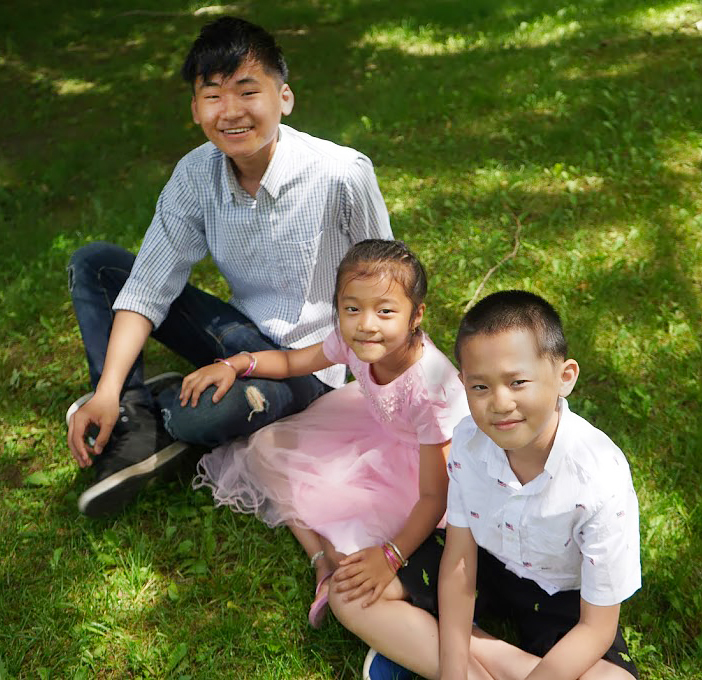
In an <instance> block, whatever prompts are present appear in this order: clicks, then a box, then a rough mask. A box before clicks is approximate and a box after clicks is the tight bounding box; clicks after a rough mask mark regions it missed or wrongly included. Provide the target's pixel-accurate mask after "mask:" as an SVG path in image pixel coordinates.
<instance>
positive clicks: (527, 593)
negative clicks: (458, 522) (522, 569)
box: [397, 529, 639, 678]
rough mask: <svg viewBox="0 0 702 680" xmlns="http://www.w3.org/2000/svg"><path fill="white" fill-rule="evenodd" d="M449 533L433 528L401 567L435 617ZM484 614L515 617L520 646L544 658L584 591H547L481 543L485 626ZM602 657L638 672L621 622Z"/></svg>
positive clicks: (416, 601) (480, 612) (480, 609)
mask: <svg viewBox="0 0 702 680" xmlns="http://www.w3.org/2000/svg"><path fill="white" fill-rule="evenodd" d="M445 536H446V532H445V531H444V530H443V529H437V530H436V531H434V533H433V534H432V535H431V536H429V538H427V539H426V541H424V543H422V545H420V546H419V548H418V549H417V550H416V551H415V552H414V553H413V554H412V557H411V558H410V560H409V564H408V565H407V566H406V567H403V568H402V569H400V570H399V571H398V572H397V576H398V577H399V579H400V581H401V582H402V585H403V586H404V587H405V589H406V590H407V592H408V593H409V600H410V602H411V603H412V604H413V605H415V606H416V607H421V608H422V609H425V610H426V611H428V612H429V613H431V614H433V615H434V616H437V617H438V610H439V603H438V590H437V586H438V581H439V563H440V562H441V555H442V553H443V546H444V539H445ZM483 619H488V621H489V619H495V620H507V621H509V622H511V623H512V624H513V625H514V626H515V627H516V632H517V635H518V638H519V643H518V644H519V647H520V648H521V649H523V650H525V651H527V652H530V653H531V654H535V655H536V656H541V657H542V656H545V655H546V653H547V652H548V651H549V650H550V649H551V648H552V647H553V646H554V645H555V644H556V643H557V642H558V641H559V640H560V639H561V638H562V637H563V636H564V635H565V634H566V633H567V632H568V631H569V630H570V629H571V628H573V626H575V624H576V623H577V622H578V620H579V619H580V591H579V590H566V591H561V592H558V593H555V594H554V595H549V594H548V593H547V592H546V591H545V590H543V589H542V588H541V587H540V586H538V585H537V584H536V583H535V582H534V581H532V580H531V579H528V578H521V577H520V576H517V575H516V574H514V573H513V572H511V571H509V570H508V569H507V568H506V567H505V565H504V564H503V563H502V562H500V560H498V559H497V558H496V557H493V556H492V555H491V554H490V553H489V552H487V551H486V550H484V549H483V548H480V547H479V548H478V573H477V597H476V601H475V620H476V622H477V623H478V625H480V626H481V627H483V626H482V623H483ZM486 629H487V627H486ZM487 632H490V631H489V630H487ZM602 658H603V659H606V660H607V661H611V662H612V663H613V664H615V665H616V666H619V667H621V668H623V669H624V670H626V671H628V672H629V673H631V675H632V676H633V677H634V678H638V677H639V674H638V672H637V670H636V666H635V665H634V663H633V661H632V660H631V658H630V657H629V650H628V648H627V646H626V642H625V641H624V637H623V636H622V631H621V629H620V628H619V626H617V634H616V637H615V638H614V642H613V643H612V646H611V647H610V648H609V649H608V650H607V652H606V653H605V654H604V656H603V657H602Z"/></svg>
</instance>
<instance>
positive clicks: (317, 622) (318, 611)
mask: <svg viewBox="0 0 702 680" xmlns="http://www.w3.org/2000/svg"><path fill="white" fill-rule="evenodd" d="M332 573H333V572H331V571H330V572H329V573H328V574H326V575H325V576H324V577H323V578H322V579H321V580H320V582H319V583H318V584H317V588H316V589H315V591H314V600H313V602H312V604H311V605H310V613H309V614H308V616H307V620H308V621H309V622H310V626H312V628H320V627H321V626H322V622H323V621H324V617H325V616H326V615H327V608H328V607H327V605H328V604H329V590H328V589H327V591H326V592H325V593H324V594H323V595H320V594H319V591H320V590H321V588H322V586H323V585H324V584H325V583H326V582H327V581H328V580H329V579H330V577H331V575H332Z"/></svg>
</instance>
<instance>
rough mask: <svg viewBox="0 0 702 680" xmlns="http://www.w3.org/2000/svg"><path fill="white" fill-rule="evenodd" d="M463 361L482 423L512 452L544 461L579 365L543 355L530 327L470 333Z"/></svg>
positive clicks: (471, 398) (475, 412)
mask: <svg viewBox="0 0 702 680" xmlns="http://www.w3.org/2000/svg"><path fill="white" fill-rule="evenodd" d="M460 359H461V380H462V381H463V384H464V386H465V389H466V395H467V396H468V404H469V406H470V411H471V414H472V415H473V418H474V419H475V422H476V424H477V425H478V427H479V428H480V429H481V430H482V431H483V432H484V433H485V434H486V435H487V436H488V437H490V439H492V441H493V442H495V444H497V445H498V446H499V447H501V448H503V449H504V450H505V451H506V452H507V453H509V454H515V455H516V456H519V457H523V458H525V457H529V458H534V459H539V460H543V462H545V460H546V458H547V457H548V453H549V451H550V450H551V445H552V444H553V438H554V436H555V434H556V430H557V428H558V397H559V396H561V397H566V396H568V395H569V394H570V392H571V390H572V389H573V386H574V385H575V381H576V380H577V378H578V364H577V363H576V362H575V361H574V360H572V359H567V360H565V361H554V360H552V359H551V358H549V357H547V356H539V353H538V351H537V347H536V342H535V339H534V336H533V334H532V332H531V331H529V330H526V329H515V330H508V331H503V332H501V333H496V334H494V335H485V334H478V335H474V336H472V337H468V338H466V339H465V340H464V341H463V344H462V345H461V348H460Z"/></svg>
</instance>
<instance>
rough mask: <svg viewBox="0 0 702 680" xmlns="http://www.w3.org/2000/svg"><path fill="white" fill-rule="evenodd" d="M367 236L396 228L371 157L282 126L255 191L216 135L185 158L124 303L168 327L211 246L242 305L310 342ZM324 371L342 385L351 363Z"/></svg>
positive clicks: (281, 337)
mask: <svg viewBox="0 0 702 680" xmlns="http://www.w3.org/2000/svg"><path fill="white" fill-rule="evenodd" d="M366 238H383V239H391V238H392V232H391V230H390V222H389V219H388V213H387V209H386V207H385V203H384V202H383V198H382V196H381V195H380V189H379V188H378V182H377V180H376V177H375V174H374V172H373V165H372V164H371V162H370V160H369V159H368V158H366V156H364V155H363V154H361V153H359V152H358V151H355V150H354V149H350V148H348V147H343V146H338V145H337V144H334V143H332V142H329V141H326V140H322V139H317V138H316V137H312V136H310V135H307V134H304V133H302V132H298V131H297V130H294V129H293V128H291V127H288V126H287V125H280V134H279V138H278V143H277V144H276V148H275V152H274V154H273V158H272V159H271V162H270V163H269V165H268V168H267V169H266V172H265V174H264V176H263V178H262V179H261V186H260V188H259V190H258V192H257V193H256V197H255V198H254V197H252V196H250V195H249V194H248V193H246V192H245V191H244V190H243V189H242V188H241V186H240V185H239V183H238V182H237V180H236V178H235V176H234V172H233V170H232V167H231V164H230V163H229V162H228V159H227V157H226V156H225V155H224V154H223V153H222V152H221V151H220V150H219V149H217V147H215V146H214V145H213V144H212V143H210V142H208V143H206V144H203V145H202V146H200V147H198V148H197V149H194V150H193V151H191V152H190V153H189V154H187V155H186V156H184V157H183V158H182V159H181V160H180V162H179V163H178V164H177V165H176V168H175V170H174V171H173V175H172V176H171V178H170V180H169V181H168V183H167V184H166V186H165V187H164V189H163V191H162V192H161V195H160V197H159V199H158V204H157V206H156V213H155V215H154V218H153V221H152V222H151V226H150V227H149V229H148V230H147V232H146V236H145V237H144V242H143V243H142V246H141V249H140V250H139V254H138V255H137V258H136V262H135V263H134V268H133V269H132V273H131V275H130V277H129V279H128V281H127V283H126V284H125V286H124V288H123V289H122V291H121V292H120V294H119V296H118V297H117V300H116V301H115V304H114V309H115V310H119V309H125V310H130V311H134V312H138V313H139V314H142V315H143V316H145V317H147V318H148V319H149V320H150V321H151V322H152V323H153V324H154V326H155V327H158V326H159V325H160V324H161V323H162V321H163V320H164V318H165V317H166V315H167V313H168V309H169V307H170V305H171V303H172V302H173V300H175V298H176V297H177V296H178V295H179V294H180V293H181V291H182V290H183V287H184V286H185V284H186V282H187V280H188V277H189V275H190V270H191V268H192V266H193V264H194V263H195V262H197V261H198V260H200V259H202V258H203V257H205V255H207V253H208V252H209V253H210V254H211V255H212V259H213V260H214V262H215V264H216V265H217V267H218V268H219V270H220V271H221V272H222V275H223V276H224V277H225V279H226V280H227V282H228V284H229V287H230V289H231V296H230V298H229V303H230V304H231V305H232V306H234V307H235V308H236V309H237V310H239V311H240V312H242V313H243V314H245V315H246V316H247V317H248V318H249V319H251V321H253V322H254V323H255V324H256V326H257V327H258V328H259V329H260V330H261V332H263V333H264V334H265V335H267V336H268V337H270V338H271V339H273V340H274V341H276V342H277V343H279V344H280V345H282V346H283V347H306V346H308V345H311V344H314V343H316V342H321V341H322V340H324V338H325V337H326V336H327V335H328V334H329V332H330V331H331V329H332V298H333V294H334V280H335V276H336V270H337V267H338V265H339V262H340V261H341V258H342V257H343V256H344V254H345V253H346V251H347V250H348V248H349V247H350V246H351V245H352V244H354V243H356V242H358V241H361V240H363V239H366ZM317 376H318V377H319V378H320V379H321V380H323V381H324V382H325V383H327V384H329V385H332V386H335V387H338V386H339V385H341V384H342V383H343V380H344V369H343V368H342V367H338V366H337V367H332V368H329V369H326V370H325V371H321V372H319V373H318V374H317Z"/></svg>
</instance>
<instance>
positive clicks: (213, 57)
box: [180, 17, 288, 89]
mask: <svg viewBox="0 0 702 680" xmlns="http://www.w3.org/2000/svg"><path fill="white" fill-rule="evenodd" d="M247 59H252V60H253V61H257V62H258V63H259V64H261V66H262V67H263V68H264V70H265V71H266V72H267V73H269V74H271V75H274V76H276V77H277V78H279V79H280V82H281V84H282V83H284V82H286V81H287V79H288V66H287V64H286V63H285V59H284V57H283V51H282V50H281V49H280V47H279V46H278V45H277V44H276V42H275V38H273V36H272V35H271V34H270V33H268V31H266V30H265V29H264V28H262V27H261V26H257V25H256V24H252V23H251V22H249V21H246V20H245V19H238V18H236V17H221V18H220V19H216V20H215V21H211V22H210V23H208V24H205V25H204V26H203V27H202V30H201V31H200V35H199V36H198V37H197V39H196V40H195V42H194V43H193V45H192V47H191V48H190V52H188V56H187V57H186V58H185V62H184V63H183V68H182V69H181V70H180V73H181V75H182V76H183V79H184V80H185V81H187V82H189V83H190V85H191V86H192V87H193V89H194V88H195V81H196V80H197V78H198V76H202V78H203V79H204V80H207V79H208V78H209V77H210V76H211V75H214V74H215V73H219V74H222V75H223V76H224V77H228V76H231V75H233V74H234V73H235V71H236V70H237V69H238V68H239V66H241V64H243V63H244V62H245V61H246V60H247Z"/></svg>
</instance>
